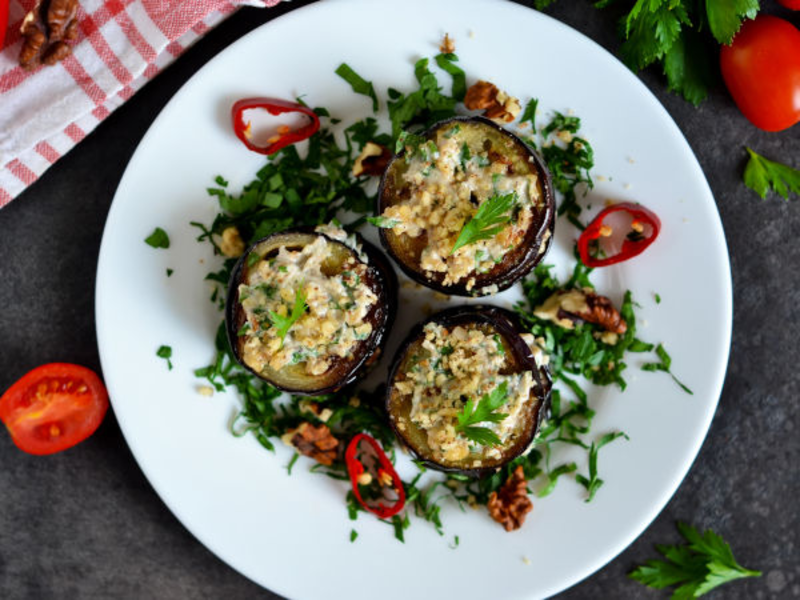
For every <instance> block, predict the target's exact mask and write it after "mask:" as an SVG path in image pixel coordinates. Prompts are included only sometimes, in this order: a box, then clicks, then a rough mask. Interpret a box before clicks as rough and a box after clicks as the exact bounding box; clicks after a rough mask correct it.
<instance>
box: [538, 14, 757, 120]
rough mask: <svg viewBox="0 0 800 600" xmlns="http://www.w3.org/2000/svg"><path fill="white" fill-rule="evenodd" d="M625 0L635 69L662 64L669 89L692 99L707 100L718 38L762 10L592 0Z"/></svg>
mask: <svg viewBox="0 0 800 600" xmlns="http://www.w3.org/2000/svg"><path fill="white" fill-rule="evenodd" d="M554 2H555V0H535V2H534V6H535V7H536V8H537V9H539V10H542V9H544V8H547V7H548V6H549V5H551V4H553V3H554ZM622 4H624V5H626V8H625V9H624V10H626V11H627V13H626V14H624V16H622V19H621V22H620V27H619V30H620V35H621V37H622V38H623V42H622V45H621V46H620V49H619V53H620V55H621V57H622V59H623V60H624V61H625V63H626V64H627V65H628V66H629V67H630V68H631V69H634V70H637V71H638V70H640V69H644V68H646V67H648V66H650V65H654V64H659V65H661V67H662V68H663V70H664V75H666V77H667V83H668V86H669V90H670V91H672V92H676V93H678V94H681V95H682V96H683V97H684V98H685V99H686V100H688V101H689V102H691V103H692V104H694V105H698V104H700V103H701V102H702V101H703V100H705V98H706V96H708V88H709V86H710V85H711V83H712V82H713V80H714V75H713V70H714V66H713V63H712V58H711V57H712V56H714V52H713V50H715V49H716V48H714V46H715V42H716V43H719V44H730V43H731V40H732V39H733V36H734V35H736V33H737V32H738V31H739V28H740V27H741V26H742V22H743V21H744V20H745V19H754V18H755V16H756V14H757V13H758V10H759V0H704V1H703V2H698V1H697V0H636V1H635V2H634V1H633V0H629V1H628V2H624V3H623V2H618V1H617V0H595V1H594V6H595V7H596V8H606V7H609V6H612V5H614V6H617V7H618V6H620V5H622ZM706 32H710V33H711V36H709V35H707V34H706ZM712 37H713V39H712Z"/></svg>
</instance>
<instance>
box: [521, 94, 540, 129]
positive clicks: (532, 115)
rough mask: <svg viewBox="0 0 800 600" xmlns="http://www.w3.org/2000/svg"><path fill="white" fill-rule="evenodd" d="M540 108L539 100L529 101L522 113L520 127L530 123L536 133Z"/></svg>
mask: <svg viewBox="0 0 800 600" xmlns="http://www.w3.org/2000/svg"><path fill="white" fill-rule="evenodd" d="M537 108H539V100H538V99H537V98H531V99H530V100H528V103H527V104H526V105H525V110H524V111H523V112H522V116H521V117H520V119H519V123H520V125H522V124H523V123H530V124H531V129H532V130H533V131H534V132H535V131H536V109H537Z"/></svg>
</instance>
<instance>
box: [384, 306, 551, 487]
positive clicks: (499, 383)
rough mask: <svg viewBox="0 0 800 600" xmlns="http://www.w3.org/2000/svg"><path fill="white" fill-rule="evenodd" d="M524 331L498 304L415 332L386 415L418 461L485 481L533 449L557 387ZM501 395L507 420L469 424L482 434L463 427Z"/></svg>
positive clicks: (436, 320)
mask: <svg viewBox="0 0 800 600" xmlns="http://www.w3.org/2000/svg"><path fill="white" fill-rule="evenodd" d="M521 331H522V329H521V325H520V323H519V322H518V320H517V318H516V317H515V316H514V314H513V313H511V312H509V311H507V310H505V309H502V308H497V307H493V306H462V307H455V308H452V309H448V310H445V311H443V312H440V313H438V314H435V315H433V316H432V317H430V318H429V319H427V320H425V321H423V322H422V323H420V324H419V325H417V326H416V327H415V328H414V329H413V330H412V332H411V333H410V335H409V336H408V338H407V339H406V341H405V343H404V344H403V346H401V349H400V351H399V352H398V354H397V356H396V358H395V362H394V364H393V366H392V369H391V371H390V375H389V383H388V387H387V391H386V409H387V412H388V414H389V420H390V422H391V424H392V427H393V428H394V430H395V433H396V434H397V436H398V437H399V438H400V440H401V441H402V442H403V443H404V444H405V445H406V446H407V447H408V448H409V449H410V450H411V451H412V453H413V454H414V455H415V456H416V457H417V458H418V459H420V460H422V461H423V462H424V463H426V464H427V465H429V466H431V467H432V468H434V469H438V470H440V471H448V472H459V473H463V474H466V475H472V476H481V475H486V474H489V473H492V472H494V471H496V470H497V469H498V468H500V467H502V466H503V465H505V464H506V463H508V462H509V461H511V460H513V459H515V458H516V457H518V456H520V455H522V454H524V453H525V452H526V451H528V450H529V449H530V448H531V445H532V443H533V439H534V436H535V435H536V432H537V430H538V428H539V425H540V423H541V421H542V418H543V417H544V415H545V413H546V411H547V410H548V407H549V402H550V389H551V387H552V382H551V379H550V375H549V372H548V369H547V367H546V364H545V363H546V360H544V355H543V354H542V353H541V351H540V350H539V349H538V347H537V346H536V345H535V342H534V340H533V337H532V336H530V334H521V333H520V332H521ZM537 355H538V357H539V360H538V361H537ZM504 389H505V392H506V393H505V402H503V403H502V404H501V405H500V406H499V407H497V408H496V410H495V412H497V413H500V414H501V415H505V416H504V417H502V418H499V419H497V422H495V423H492V422H490V421H489V420H480V421H476V422H474V423H471V424H470V425H471V426H473V427H477V428H480V429H481V430H482V431H477V432H476V431H475V430H469V431H467V430H465V429H463V428H461V427H459V418H458V415H459V414H461V415H463V414H473V413H474V411H475V410H476V407H477V406H478V405H479V403H480V402H481V400H482V399H483V398H484V397H485V396H487V395H492V394H495V397H497V395H500V394H501V392H502V391H503V390H504ZM465 407H466V408H465ZM470 407H471V411H470ZM487 431H489V432H490V434H491V435H494V436H495V439H494V442H491V441H488V440H490V439H491V436H490V435H489V434H487V433H486V432H487ZM477 440H482V441H483V442H487V441H488V443H485V444H484V443H482V442H481V441H477Z"/></svg>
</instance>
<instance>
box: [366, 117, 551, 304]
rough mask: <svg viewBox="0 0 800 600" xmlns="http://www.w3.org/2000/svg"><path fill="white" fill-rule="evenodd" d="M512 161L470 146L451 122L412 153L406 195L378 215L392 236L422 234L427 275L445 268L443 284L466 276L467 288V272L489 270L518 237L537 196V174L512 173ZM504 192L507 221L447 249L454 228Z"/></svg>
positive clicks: (539, 195) (469, 284)
mask: <svg viewBox="0 0 800 600" xmlns="http://www.w3.org/2000/svg"><path fill="white" fill-rule="evenodd" d="M512 164H513V163H512V161H511V160H510V159H509V158H508V157H506V156H504V155H502V154H501V153H500V152H498V151H496V150H494V149H490V150H488V151H487V150H481V151H478V152H476V151H474V150H472V149H470V146H468V145H467V144H466V142H465V139H464V136H463V135H461V133H460V130H459V126H458V125H456V126H454V127H453V128H452V129H451V130H450V131H445V132H440V133H439V134H438V135H437V139H436V142H435V143H434V142H432V141H430V142H428V144H427V145H424V146H422V147H421V149H420V150H418V151H415V152H413V153H412V157H411V158H410V159H408V160H407V170H406V172H405V173H404V175H403V179H404V183H405V184H406V185H407V186H408V189H409V196H408V198H407V199H405V200H403V201H402V202H400V203H398V204H395V205H393V206H390V207H388V208H386V210H384V211H383V213H382V216H383V217H385V218H386V220H387V221H386V222H387V223H390V224H392V225H393V226H392V227H391V229H392V231H393V232H394V233H395V234H396V235H407V236H409V237H412V238H417V237H419V236H422V235H426V236H427V246H426V247H425V249H424V250H423V251H422V255H421V257H420V266H421V268H422V269H423V270H425V271H427V272H428V274H429V275H430V274H433V273H444V281H443V283H444V284H445V285H450V284H454V283H457V282H459V281H461V280H462V279H465V278H466V279H467V289H471V288H472V286H473V285H474V283H473V282H471V281H470V278H471V277H470V276H473V275H475V274H480V273H485V272H487V271H490V270H491V269H492V268H493V267H494V266H495V265H496V264H497V263H499V262H501V261H502V260H503V257H504V256H505V255H506V254H507V253H508V252H509V251H510V250H511V249H512V248H514V247H516V246H517V245H518V244H519V243H521V242H522V240H523V239H524V238H525V234H526V233H527V231H528V229H529V228H530V226H531V223H532V221H533V217H534V211H535V210H536V209H537V208H539V205H540V203H541V201H542V193H541V186H540V183H539V181H538V177H537V175H536V174H535V173H530V172H526V173H514V172H513V169H512V167H511V165H512ZM506 194H514V195H515V203H514V206H513V207H512V209H511V212H510V214H508V216H510V221H509V222H508V224H506V225H505V226H504V227H502V228H501V229H500V231H499V232H497V233H496V234H495V235H493V236H492V237H490V238H488V239H485V240H479V241H476V242H474V243H471V244H468V245H466V246H462V247H461V248H459V249H458V250H456V251H455V252H454V253H452V249H453V247H454V246H455V243H456V240H457V239H458V236H459V233H460V232H461V230H462V229H463V228H464V226H465V225H466V224H467V223H468V222H469V221H470V220H471V219H472V218H473V217H474V216H475V214H476V213H477V212H478V209H479V208H480V206H481V205H482V204H483V203H484V202H486V201H488V200H489V199H490V198H492V197H493V196H496V195H506Z"/></svg>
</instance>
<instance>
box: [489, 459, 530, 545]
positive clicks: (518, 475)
mask: <svg viewBox="0 0 800 600" xmlns="http://www.w3.org/2000/svg"><path fill="white" fill-rule="evenodd" d="M526 486H527V480H526V479H525V471H524V470H523V469H522V465H517V468H516V469H514V472H513V473H512V474H511V476H510V477H509V478H508V480H507V481H506V482H505V483H504V484H503V485H502V487H501V488H500V490H499V491H497V492H492V493H491V495H490V496H489V503H488V504H487V507H488V508H489V515H490V516H491V517H492V518H493V519H494V520H495V521H497V522H498V523H500V524H501V525H502V526H503V527H505V529H506V531H514V530H515V529H519V528H520V527H522V524H523V523H525V515H527V514H528V513H529V512H531V511H532V510H533V502H531V500H530V498H528V490H527V489H526Z"/></svg>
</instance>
